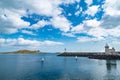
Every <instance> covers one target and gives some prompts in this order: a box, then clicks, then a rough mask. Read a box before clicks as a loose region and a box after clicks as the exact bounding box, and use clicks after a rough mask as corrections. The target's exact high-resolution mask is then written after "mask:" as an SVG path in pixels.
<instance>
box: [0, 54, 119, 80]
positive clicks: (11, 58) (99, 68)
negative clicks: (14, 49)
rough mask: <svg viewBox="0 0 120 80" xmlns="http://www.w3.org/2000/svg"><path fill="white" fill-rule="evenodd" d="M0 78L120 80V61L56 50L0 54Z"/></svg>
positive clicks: (22, 79) (4, 79)
mask: <svg viewBox="0 0 120 80" xmlns="http://www.w3.org/2000/svg"><path fill="white" fill-rule="evenodd" d="M41 60H42V61H41ZM0 80H120V61H119V60H97V59H88V58H84V57H77V58H76V57H61V56H57V54H55V53H53V54H52V53H48V54H0Z"/></svg>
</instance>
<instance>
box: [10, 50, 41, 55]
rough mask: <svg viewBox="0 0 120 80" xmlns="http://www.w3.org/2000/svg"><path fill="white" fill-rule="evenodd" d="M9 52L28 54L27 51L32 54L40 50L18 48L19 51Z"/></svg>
mask: <svg viewBox="0 0 120 80" xmlns="http://www.w3.org/2000/svg"><path fill="white" fill-rule="evenodd" d="M9 53H22V54H26V53H31V54H37V53H40V51H39V50H26V49H24V50H18V51H14V52H9Z"/></svg>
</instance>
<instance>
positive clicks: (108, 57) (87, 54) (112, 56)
mask: <svg viewBox="0 0 120 80" xmlns="http://www.w3.org/2000/svg"><path fill="white" fill-rule="evenodd" d="M58 56H78V57H88V58H90V59H106V60H120V54H105V52H64V53H61V54H59V55H58Z"/></svg>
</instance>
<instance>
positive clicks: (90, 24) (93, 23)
mask: <svg viewBox="0 0 120 80" xmlns="http://www.w3.org/2000/svg"><path fill="white" fill-rule="evenodd" d="M100 23H101V22H100V21H97V20H96V19H93V20H86V21H84V24H85V25H86V26H88V27H99V26H100Z"/></svg>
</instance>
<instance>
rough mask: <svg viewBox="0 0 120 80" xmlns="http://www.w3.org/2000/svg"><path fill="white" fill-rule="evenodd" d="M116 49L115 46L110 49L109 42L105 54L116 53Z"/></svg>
mask: <svg viewBox="0 0 120 80" xmlns="http://www.w3.org/2000/svg"><path fill="white" fill-rule="evenodd" d="M115 53H116V52H115V49H114V47H113V48H112V49H109V46H108V44H106V45H105V54H115Z"/></svg>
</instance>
